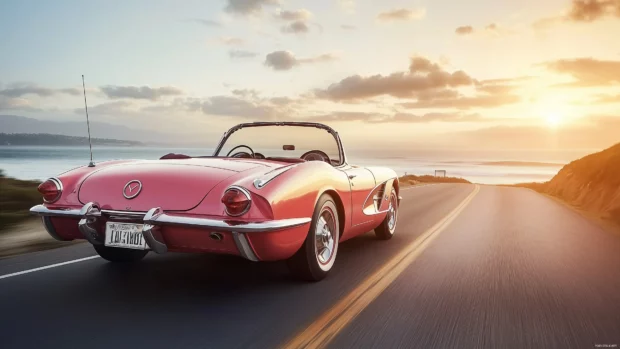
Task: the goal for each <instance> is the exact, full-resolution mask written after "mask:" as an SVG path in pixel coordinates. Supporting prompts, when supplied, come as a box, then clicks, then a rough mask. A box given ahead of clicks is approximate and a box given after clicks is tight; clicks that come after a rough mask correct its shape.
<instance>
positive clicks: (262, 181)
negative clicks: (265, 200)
mask: <svg viewBox="0 0 620 349" xmlns="http://www.w3.org/2000/svg"><path fill="white" fill-rule="evenodd" d="M294 166H295V165H292V166H287V167H285V168H281V169H277V170H273V171H271V172H268V173H266V174H264V175H263V176H262V177H260V178H256V179H255V180H254V188H256V189H262V188H263V187H264V186H266V185H267V183H269V182H271V181H272V180H274V179H275V178H277V177H278V176H279V175H281V174H283V173H284V172H286V171H288V170H290V169H291V168H293V167H294Z"/></svg>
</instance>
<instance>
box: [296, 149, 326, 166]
mask: <svg viewBox="0 0 620 349" xmlns="http://www.w3.org/2000/svg"><path fill="white" fill-rule="evenodd" d="M300 159H303V160H306V161H316V160H319V161H325V162H327V163H328V164H330V165H331V164H332V163H331V161H330V160H329V156H327V154H325V152H322V151H320V150H310V151H307V152H305V153H303V155H302V156H300Z"/></svg>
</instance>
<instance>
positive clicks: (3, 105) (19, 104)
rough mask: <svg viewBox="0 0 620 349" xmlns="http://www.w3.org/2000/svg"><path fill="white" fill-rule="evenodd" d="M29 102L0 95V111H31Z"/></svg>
mask: <svg viewBox="0 0 620 349" xmlns="http://www.w3.org/2000/svg"><path fill="white" fill-rule="evenodd" d="M32 109H36V108H33V107H32V105H31V104H30V101H29V100H27V99H24V98H19V97H7V96H3V95H0V110H32Z"/></svg>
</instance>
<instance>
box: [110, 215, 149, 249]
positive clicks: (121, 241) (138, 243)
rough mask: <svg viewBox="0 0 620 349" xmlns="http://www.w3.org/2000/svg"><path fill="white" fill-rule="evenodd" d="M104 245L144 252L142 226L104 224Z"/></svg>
mask: <svg viewBox="0 0 620 349" xmlns="http://www.w3.org/2000/svg"><path fill="white" fill-rule="evenodd" d="M105 245H106V246H110V247H122V248H133V249H136V250H146V248H147V246H146V240H144V236H142V224H133V223H116V222H106V224H105Z"/></svg>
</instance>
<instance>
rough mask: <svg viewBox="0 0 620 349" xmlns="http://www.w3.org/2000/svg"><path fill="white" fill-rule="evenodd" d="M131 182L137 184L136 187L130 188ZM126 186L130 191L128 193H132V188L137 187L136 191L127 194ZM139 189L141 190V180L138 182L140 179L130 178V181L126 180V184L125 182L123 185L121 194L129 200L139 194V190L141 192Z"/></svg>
mask: <svg viewBox="0 0 620 349" xmlns="http://www.w3.org/2000/svg"><path fill="white" fill-rule="evenodd" d="M133 183H136V184H138V186H137V187H133V188H132V186H131V185H132V184H133ZM127 187H129V192H130V193H132V192H133V190H134V189H137V191H136V192H135V194H129V195H127V193H126V191H127ZM141 191H142V182H140V181H139V180H137V179H133V180H131V181H129V182H127V184H125V186H124V187H123V196H124V197H125V199H129V200H131V199H133V198H135V197H136V196H138V194H140V192H141Z"/></svg>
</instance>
